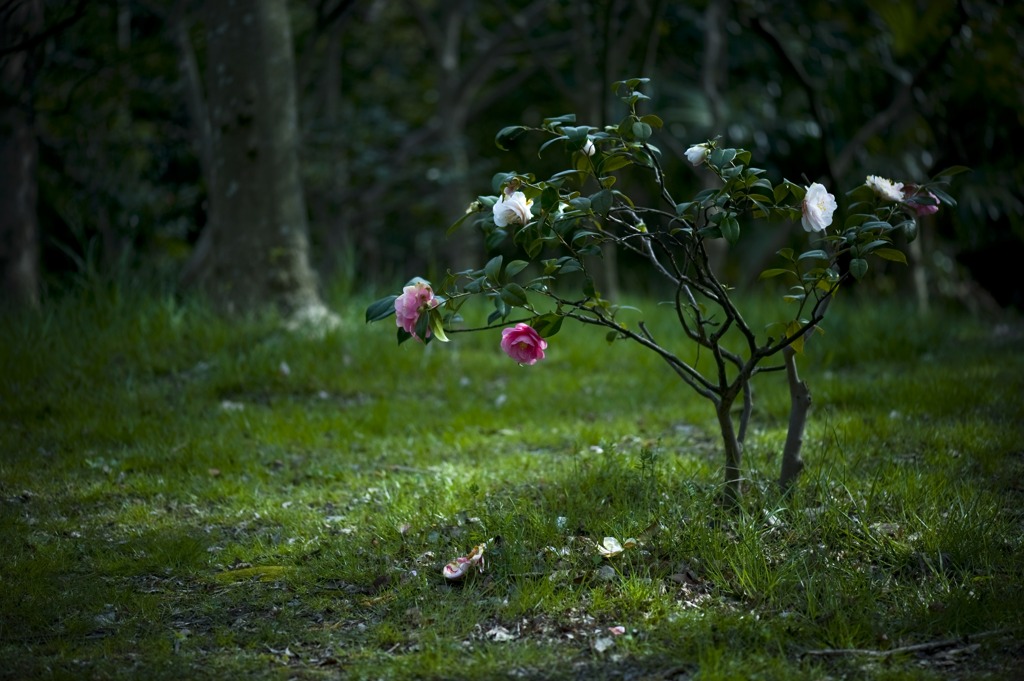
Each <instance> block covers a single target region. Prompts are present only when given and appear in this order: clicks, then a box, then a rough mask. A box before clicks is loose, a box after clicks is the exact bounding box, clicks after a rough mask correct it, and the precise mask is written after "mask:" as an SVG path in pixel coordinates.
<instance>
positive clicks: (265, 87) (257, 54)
mask: <svg viewBox="0 0 1024 681" xmlns="http://www.w3.org/2000/svg"><path fill="white" fill-rule="evenodd" d="M208 11H209V15H208V21H207V30H208V34H207V48H208V51H207V61H208V65H207V92H208V101H209V117H210V131H211V158H210V167H209V176H208V177H207V185H208V190H209V206H210V209H209V223H208V225H207V227H206V232H207V233H205V234H204V235H203V236H202V237H201V239H200V242H201V243H200V245H199V246H198V247H197V249H196V252H195V254H194V255H193V260H192V262H190V263H189V265H188V266H187V267H186V273H185V279H186V283H194V284H196V285H198V286H199V287H201V288H202V289H204V290H205V291H207V292H208V293H210V294H211V296H212V297H213V299H214V300H215V301H216V302H217V303H219V304H220V305H221V306H222V307H223V308H224V309H225V310H227V311H236V312H245V311H250V310H254V309H258V308H261V307H264V306H267V305H268V304H272V305H276V306H277V307H278V308H280V309H281V310H282V311H283V312H285V313H286V314H294V313H300V312H303V311H306V310H321V311H322V310H323V305H322V304H321V302H320V298H319V296H318V294H317V290H316V281H315V276H314V274H313V271H312V268H311V267H310V264H309V237H308V225H307V219H306V205H305V199H304V197H303V193H302V186H301V183H300V179H299V159H298V144H299V139H298V130H299V128H298V120H297V118H298V113H297V108H296V94H295V65H294V57H293V54H292V35H291V26H290V23H289V17H288V6H287V2H286V0H216V1H215V2H211V3H210V4H209V5H208Z"/></svg>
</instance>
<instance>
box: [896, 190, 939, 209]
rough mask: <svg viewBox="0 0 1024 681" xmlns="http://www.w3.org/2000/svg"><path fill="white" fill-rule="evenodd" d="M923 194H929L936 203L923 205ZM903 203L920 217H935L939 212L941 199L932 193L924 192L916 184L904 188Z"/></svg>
mask: <svg viewBox="0 0 1024 681" xmlns="http://www.w3.org/2000/svg"><path fill="white" fill-rule="evenodd" d="M922 194H927V196H928V198H929V199H930V200H931V201H933V202H934V203H923V202H922V201H921V199H922V198H924V197H923V196H922ZM903 203H904V205H906V206H908V207H909V208H910V209H911V210H912V211H914V212H915V213H917V215H918V217H920V216H922V215H934V214H935V213H938V212H939V198H938V197H937V196H935V194H932V193H931V192H930V191H927V190H925V191H922V190H921V188H920V187H918V186H917V185H916V184H908V185H904V186H903Z"/></svg>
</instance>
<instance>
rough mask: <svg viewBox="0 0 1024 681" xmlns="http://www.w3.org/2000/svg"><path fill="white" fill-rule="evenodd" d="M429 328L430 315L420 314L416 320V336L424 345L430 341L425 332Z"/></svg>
mask: <svg viewBox="0 0 1024 681" xmlns="http://www.w3.org/2000/svg"><path fill="white" fill-rule="evenodd" d="M429 328H430V315H429V314H421V315H420V318H419V319H417V320H416V336H417V337H418V338H419V339H420V340H422V341H423V342H424V343H426V342H427V341H429V340H430V338H429V337H428V336H427V330H428V329H429Z"/></svg>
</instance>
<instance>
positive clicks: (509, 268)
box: [505, 260, 530, 277]
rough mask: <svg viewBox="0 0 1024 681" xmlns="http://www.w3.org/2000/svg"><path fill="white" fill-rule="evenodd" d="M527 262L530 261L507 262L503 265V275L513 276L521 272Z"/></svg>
mask: <svg viewBox="0 0 1024 681" xmlns="http://www.w3.org/2000/svg"><path fill="white" fill-rule="evenodd" d="M529 264H530V263H528V262H526V261H525V260H513V261H512V262H510V263H509V264H507V265H505V276H506V277H514V276H516V275H517V274H519V273H520V272H522V271H523V270H524V269H526V266H527V265H529Z"/></svg>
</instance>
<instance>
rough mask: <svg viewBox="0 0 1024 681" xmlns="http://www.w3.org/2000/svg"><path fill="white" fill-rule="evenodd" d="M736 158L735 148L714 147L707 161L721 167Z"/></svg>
mask: <svg viewBox="0 0 1024 681" xmlns="http://www.w3.org/2000/svg"><path fill="white" fill-rule="evenodd" d="M734 158H736V150H735V149H715V150H714V151H712V152H711V155H710V156H709V157H708V163H710V164H711V165H713V166H717V167H719V168H721V167H722V166H724V165H726V164H727V163H729V162H730V161H732V160H733V159H734Z"/></svg>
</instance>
